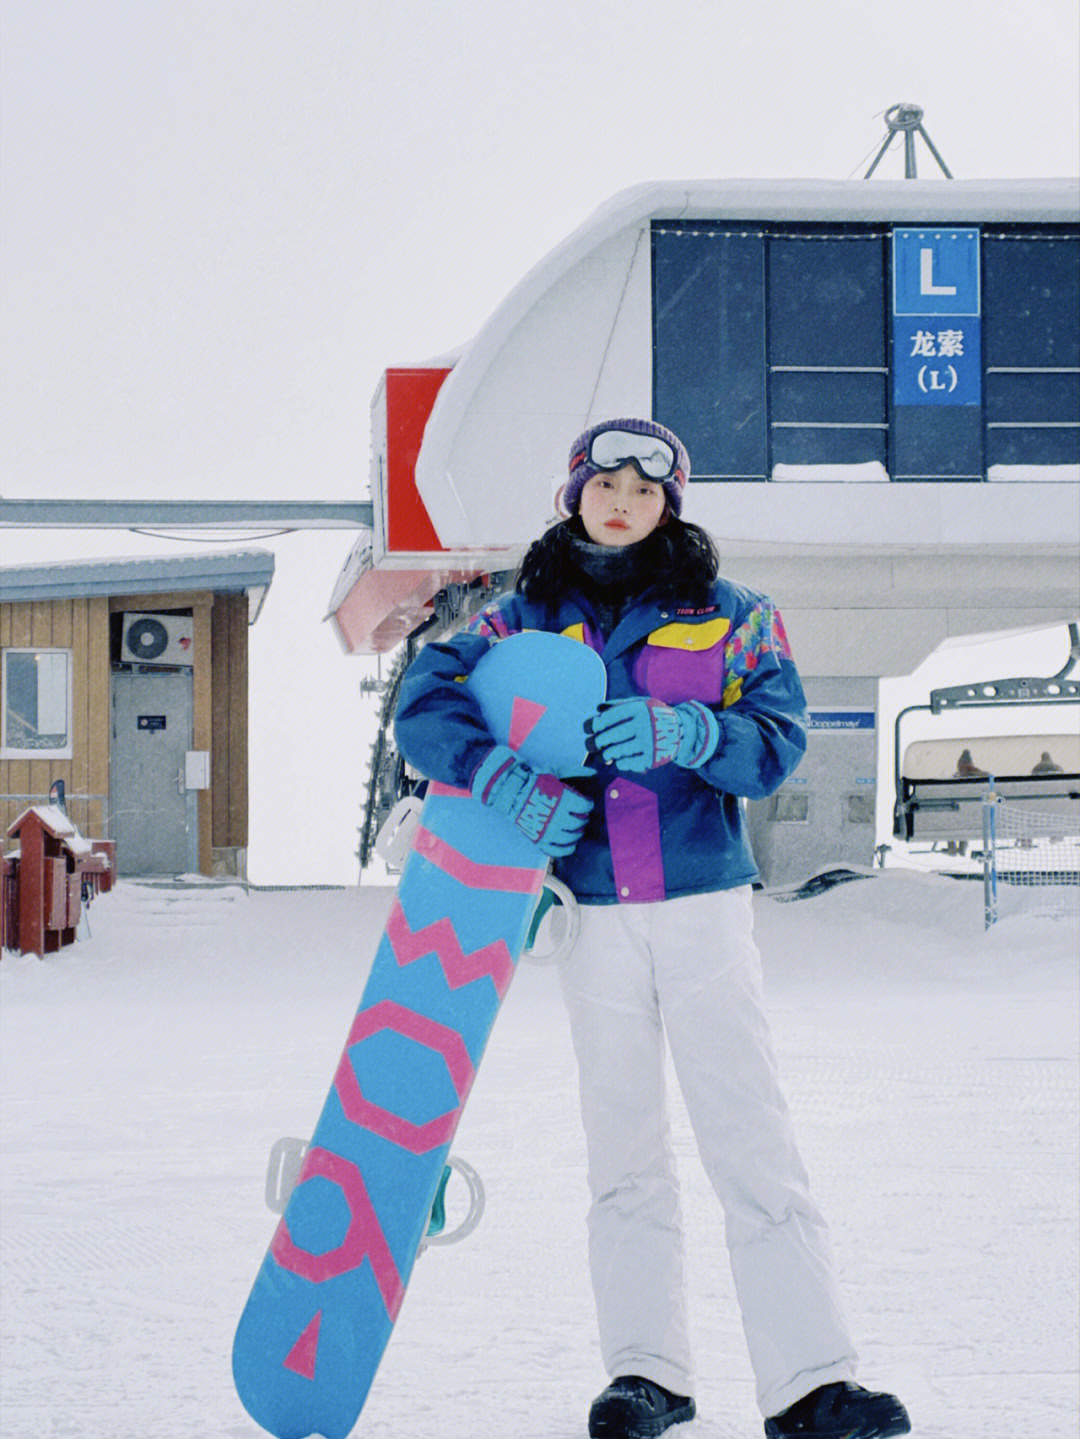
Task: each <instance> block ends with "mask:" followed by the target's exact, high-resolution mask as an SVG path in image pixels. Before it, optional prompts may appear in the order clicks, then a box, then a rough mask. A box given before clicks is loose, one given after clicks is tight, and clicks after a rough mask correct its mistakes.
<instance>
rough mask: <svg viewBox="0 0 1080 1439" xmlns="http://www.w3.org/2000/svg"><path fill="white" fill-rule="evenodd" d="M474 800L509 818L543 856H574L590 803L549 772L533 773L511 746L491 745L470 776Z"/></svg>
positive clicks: (591, 805) (582, 832) (583, 830)
mask: <svg viewBox="0 0 1080 1439" xmlns="http://www.w3.org/2000/svg"><path fill="white" fill-rule="evenodd" d="M470 789H471V791H472V795H473V798H474V799H478V800H479V801H480V802H481V804H486V805H490V806H491V808H492V809H495V810H498V811H499V813H500V814H504V815H506V817H507V818H508V819H511V820H513V822H514V823H515V824H516V825H517V827H518V829H519V830H521V832H522V834H524V835H525V836H526V837H527V838H528V839H531V840H532V842H533V844H535V845H537V846H539V848H540V849H542V850H543V851H544V853H545V854H550V855H554V856H556V857H558V856H561V855H567V854H573V852H574V848H575V846H576V845H577V842H578V840H579V839H580V838H581V836H582V835H583V834H584V833H585V825H586V822H587V821H588V818H589V814H590V812H591V811H592V807H593V802H592V800H591V799H586V798H585V796H584V795H583V794H578V792H577V791H576V790H573V789H570V788H569V787H568V786H567V785H564V784H563V783H562V781H561V780H558V779H556V778H555V776H554V775H553V774H537V772H536V770H534V769H533V768H532V767H531V766H530V765H527V764H526V763H525V761H524V760H520V759H518V757H517V755H516V754H515V753H514V751H513V750H512V749H509V748H508V747H507V746H506V745H504V744H499V745H496V746H495V748H494V749H493V750H492V751H491V753H490V754H489V755H488V756H487V758H486V759H484V760H483V761H482V762H481V764H480V765H479V767H478V768H477V771H476V773H475V774H474V775H473V778H472V784H471V786H470Z"/></svg>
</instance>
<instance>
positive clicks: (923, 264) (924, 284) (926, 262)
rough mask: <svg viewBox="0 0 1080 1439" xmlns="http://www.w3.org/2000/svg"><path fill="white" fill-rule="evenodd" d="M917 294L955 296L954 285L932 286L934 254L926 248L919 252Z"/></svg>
mask: <svg viewBox="0 0 1080 1439" xmlns="http://www.w3.org/2000/svg"><path fill="white" fill-rule="evenodd" d="M919 293H920V294H922V295H955V294H956V286H955V285H935V284H934V252H933V250H931V249H930V248H929V246H927V248H926V249H925V250H922V249H921V250H920V251H919Z"/></svg>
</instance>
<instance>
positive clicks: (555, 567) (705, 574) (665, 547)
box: [514, 513, 720, 609]
mask: <svg viewBox="0 0 1080 1439" xmlns="http://www.w3.org/2000/svg"><path fill="white" fill-rule="evenodd" d="M588 538H589V537H588V534H587V533H586V531H585V527H584V525H583V524H582V523H581V517H580V515H574V516H572V517H571V518H570V519H568V520H562V521H561V522H560V523H559V524H556V525H552V527H551V528H550V529H549V530H545V532H544V533H543V534H542V535H541V536H540V538H539V539H538V540H534V541H533V543H532V544H531V545H530V546H529V548H528V550H527V551H526V553H525V558H524V560H522V562H521V569H520V570H519V571H518V575H517V580H516V582H515V585H514V588H515V590H516V591H517V593H518V594H520V595H524V596H525V598H526V599H527V600H531V601H532V602H534V603H537V604H543V605H546V606H547V607H548V608H552V609H553V608H554V607H555V605H556V603H557V602H558V600H559V599H560V598H561V597H562V596H563V595H564V594H565V593H566V592H567V590H570V589H580V588H581V585H582V575H581V571H580V570H579V568H578V566H577V564H576V562H575V555H574V550H575V543H574V542H575V540H576V541H579V542H580V541H582V540H585V541H588ZM642 546H643V547H644V548H643V553H642V564H641V567H640V572H641V573H644V574H647V575H648V576H649V579H648V581H647V583H646V585H645V587H644V588H643V589H642V591H641V598H642V599H675V598H678V599H681V600H685V601H686V603H687V604H692V605H704V604H706V603H707V602H708V598H709V588H710V586H711V585H712V583H713V581H714V580H715V579H716V577H717V576H718V575H719V573H720V553H719V551H718V550H717V548H716V544H715V542H714V540H713V538H712V536H711V535H709V534H708V533H707V532H706V531H705V530H703V529H702V528H701V526H700V525H693V524H690V523H689V522H687V521H686V520H681V519H679V518H678V516H677V515H673V514H670V513H669V515H668V517H667V521H666V523H664V524H662V525H658V526H657V528H656V529H655V530H653V532H652V534H651V535H649V536H648V538H647V539H645V540H643V541H642Z"/></svg>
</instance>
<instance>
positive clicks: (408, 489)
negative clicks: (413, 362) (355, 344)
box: [386, 369, 450, 554]
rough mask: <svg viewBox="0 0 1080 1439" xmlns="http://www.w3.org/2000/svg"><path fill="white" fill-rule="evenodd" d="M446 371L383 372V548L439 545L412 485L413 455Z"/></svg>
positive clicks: (399, 550)
mask: <svg viewBox="0 0 1080 1439" xmlns="http://www.w3.org/2000/svg"><path fill="white" fill-rule="evenodd" d="M449 373H450V371H449V369H430V370H387V371H386V469H387V474H386V530H387V534H386V547H387V550H388V552H389V553H391V554H412V553H416V552H417V551H432V552H435V553H438V552H439V551H440V550H442V549H443V548H444V546H443V545H441V544H440V543H439V537H438V535H437V534H436V533H435V526H434V525H433V524H432V523H431V519H430V517H429V515H428V512H427V510H426V509H425V507H424V502H423V500H422V499H421V498H420V495H419V492H418V491H417V488H416V460H417V456H418V455H419V454H420V445H421V442H422V441H423V438H424V426H425V425H426V424H427V419H428V416H429V415H430V414H431V408H432V406H433V405H434V403H435V396H436V395H437V394H438V393H439V389H440V387H441V385H442V382H443V381H444V380H445V379H446V377H447V375H448V374H449Z"/></svg>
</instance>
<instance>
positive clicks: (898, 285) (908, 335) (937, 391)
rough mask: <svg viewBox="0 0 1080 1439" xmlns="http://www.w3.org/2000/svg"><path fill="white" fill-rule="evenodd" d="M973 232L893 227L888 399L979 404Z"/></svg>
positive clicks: (977, 281)
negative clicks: (891, 349)
mask: <svg viewBox="0 0 1080 1439" xmlns="http://www.w3.org/2000/svg"><path fill="white" fill-rule="evenodd" d="M980 288H981V287H980V275H979V232H978V230H972V229H965V230H940V229H936V228H933V227H929V226H924V227H921V228H919V229H896V230H894V231H893V321H892V327H893V400H894V403H895V404H897V405H935V404H937V405H941V404H945V405H978V404H980V403H981V402H982V362H981V350H982V333H981V324H982V322H981V319H980V311H981V300H982V296H981V293H980Z"/></svg>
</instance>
